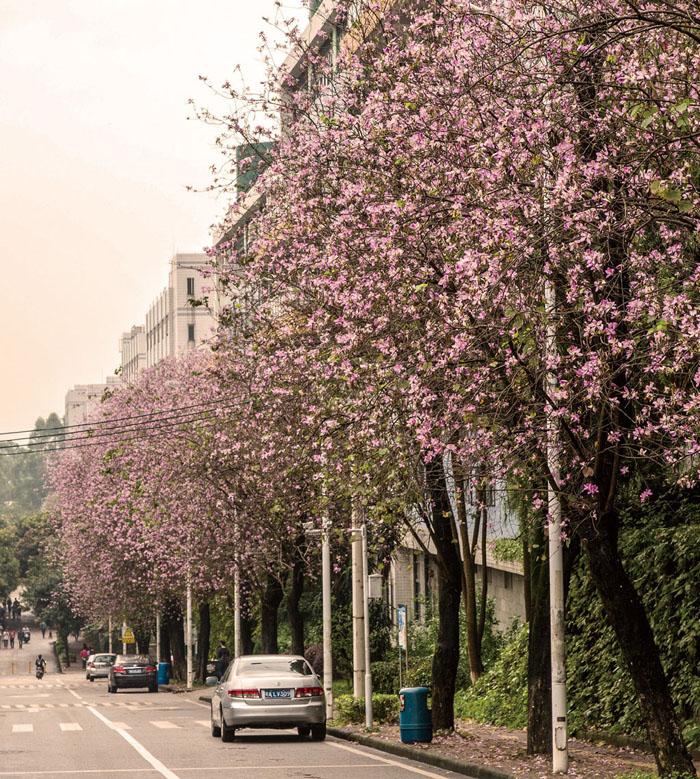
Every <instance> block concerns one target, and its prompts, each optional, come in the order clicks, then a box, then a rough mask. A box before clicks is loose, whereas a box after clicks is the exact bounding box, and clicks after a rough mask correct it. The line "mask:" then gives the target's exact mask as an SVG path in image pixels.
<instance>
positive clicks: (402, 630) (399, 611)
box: [396, 606, 407, 649]
mask: <svg viewBox="0 0 700 779" xmlns="http://www.w3.org/2000/svg"><path fill="white" fill-rule="evenodd" d="M396 623H397V625H398V628H399V649H406V644H407V640H406V607H405V606H398V607H397V608H396Z"/></svg>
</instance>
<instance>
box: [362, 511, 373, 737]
mask: <svg viewBox="0 0 700 779" xmlns="http://www.w3.org/2000/svg"><path fill="white" fill-rule="evenodd" d="M362 567H363V570H364V582H363V584H364V587H363V589H364V597H363V604H362V606H363V611H364V616H365V619H364V622H365V725H366V726H367V727H368V728H371V727H372V725H373V720H374V716H373V712H372V668H371V666H370V661H369V565H368V562H367V525H366V523H365V522H363V523H362Z"/></svg>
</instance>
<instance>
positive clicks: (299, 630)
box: [287, 560, 305, 655]
mask: <svg viewBox="0 0 700 779" xmlns="http://www.w3.org/2000/svg"><path fill="white" fill-rule="evenodd" d="M304 568H305V565H304V561H303V560H296V561H295V562H294V567H293V568H292V576H291V584H290V587H289V592H287V617H288V618H289V632H290V634H291V637H292V654H293V655H303V654H304V617H303V615H302V613H301V611H299V601H300V600H301V595H302V593H303V592H304Z"/></svg>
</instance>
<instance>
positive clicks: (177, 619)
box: [165, 601, 187, 680]
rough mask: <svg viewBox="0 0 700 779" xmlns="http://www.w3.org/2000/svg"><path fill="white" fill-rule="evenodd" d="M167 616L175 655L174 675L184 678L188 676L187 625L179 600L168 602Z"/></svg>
mask: <svg viewBox="0 0 700 779" xmlns="http://www.w3.org/2000/svg"><path fill="white" fill-rule="evenodd" d="M165 618H166V620H167V622H168V634H169V638H170V649H171V652H172V656H173V667H172V671H173V676H174V677H175V678H176V679H181V680H184V679H185V678H186V677H187V661H186V659H185V625H184V621H183V619H182V609H181V607H180V604H179V603H178V602H177V601H175V602H171V603H169V604H168V610H167V613H166V616H165Z"/></svg>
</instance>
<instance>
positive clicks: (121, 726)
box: [109, 722, 131, 730]
mask: <svg viewBox="0 0 700 779" xmlns="http://www.w3.org/2000/svg"><path fill="white" fill-rule="evenodd" d="M109 727H110V728H112V730H131V725H127V724H126V722H110V723H109Z"/></svg>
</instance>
